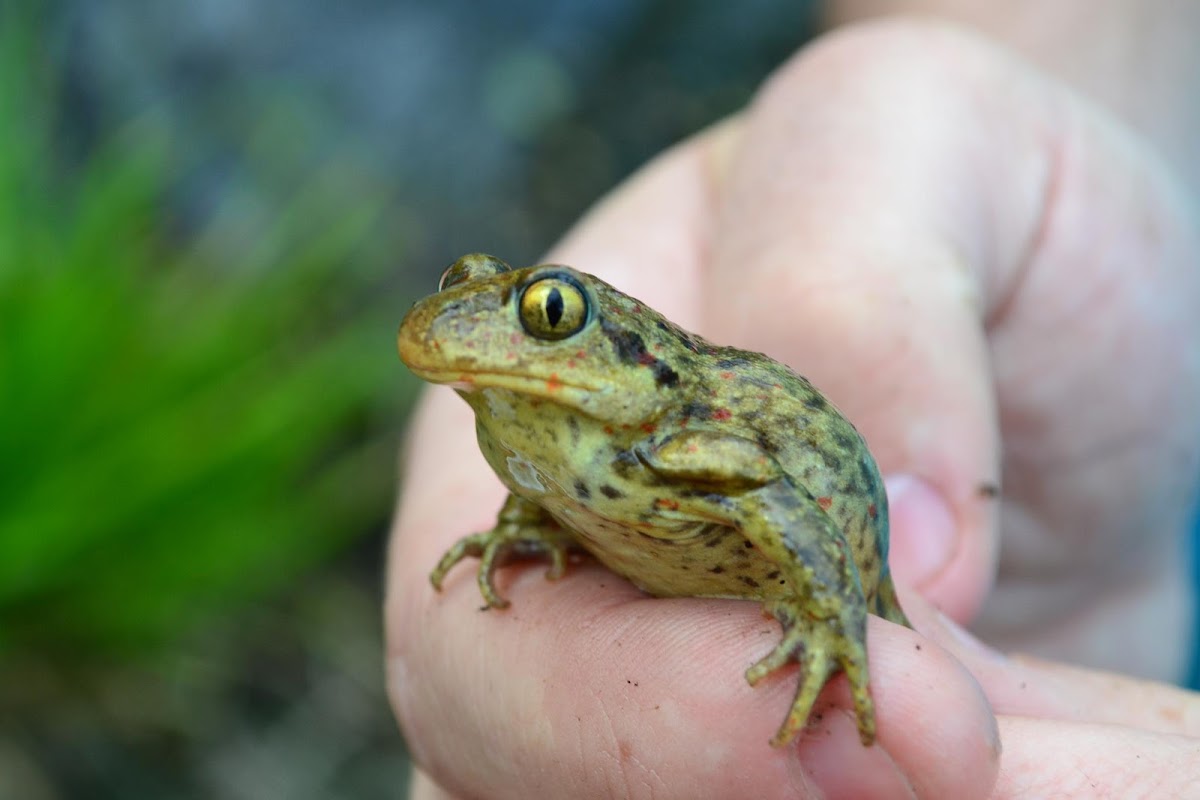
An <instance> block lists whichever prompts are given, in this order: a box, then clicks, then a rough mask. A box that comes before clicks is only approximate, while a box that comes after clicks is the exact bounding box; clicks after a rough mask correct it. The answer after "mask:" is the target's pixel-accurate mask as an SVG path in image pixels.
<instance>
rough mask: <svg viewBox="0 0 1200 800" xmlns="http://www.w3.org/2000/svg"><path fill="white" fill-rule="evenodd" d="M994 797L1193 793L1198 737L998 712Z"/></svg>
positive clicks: (1199, 761)
mask: <svg viewBox="0 0 1200 800" xmlns="http://www.w3.org/2000/svg"><path fill="white" fill-rule="evenodd" d="M1000 731H1001V735H1002V736H1003V738H1004V758H1003V761H1002V765H1001V768H1000V780H999V781H998V782H997V784H996V792H995V795H994V796H995V797H996V798H1000V799H1001V800H1007V799H1009V798H1013V799H1015V798H1031V797H1194V796H1196V789H1197V787H1198V786H1200V740H1198V739H1196V738H1193V737H1186V736H1172V735H1169V734H1161V733H1151V732H1147V731H1143V730H1136V729H1133V728H1126V727H1120V726H1109V725H1093V724H1084V723H1077V722H1062V721H1058V720H1045V719H1029V718H1024V717H1002V718H1001V720H1000Z"/></svg>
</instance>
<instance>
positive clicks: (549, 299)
mask: <svg viewBox="0 0 1200 800" xmlns="http://www.w3.org/2000/svg"><path fill="white" fill-rule="evenodd" d="M562 315H563V299H562V292H560V291H559V290H558V289H557V288H554V289H551V290H550V294H548V295H546V321H547V322H549V323H550V327H551V328H554V327H557V325H558V322H559V320H561V319H562Z"/></svg>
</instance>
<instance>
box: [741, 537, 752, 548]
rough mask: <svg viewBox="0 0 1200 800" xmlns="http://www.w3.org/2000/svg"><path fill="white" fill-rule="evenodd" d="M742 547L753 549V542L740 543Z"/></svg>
mask: <svg viewBox="0 0 1200 800" xmlns="http://www.w3.org/2000/svg"><path fill="white" fill-rule="evenodd" d="M742 547H745V548H747V549H749V548H751V547H754V542H752V541H750V540H749V539H747V540H746V541H744V542H742Z"/></svg>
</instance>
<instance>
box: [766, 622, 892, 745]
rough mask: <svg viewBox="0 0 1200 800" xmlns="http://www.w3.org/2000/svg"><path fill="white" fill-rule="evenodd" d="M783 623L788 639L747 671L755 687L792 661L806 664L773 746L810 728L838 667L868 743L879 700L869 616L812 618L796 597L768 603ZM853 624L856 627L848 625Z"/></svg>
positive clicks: (774, 738)
mask: <svg viewBox="0 0 1200 800" xmlns="http://www.w3.org/2000/svg"><path fill="white" fill-rule="evenodd" d="M763 610H764V611H766V612H767V613H769V614H771V615H772V616H773V617H775V618H776V619H777V620H779V623H780V625H782V626H783V638H782V639H781V640H780V642H779V644H778V645H776V646H775V649H774V650H772V651H771V652H770V653H767V655H765V656H763V657H762V658H761V659H759V660H758V662H757V663H756V664H754V666H752V667H750V669H748V670H747V671H746V681H747V682H749V684H750V685H751V686H754V685H755V684H756V683H758V682H759V681H760V680H762V679H763V678H765V677H766V676H767V675H769V674H770V673H772V672H774V671H775V670H777V669H779V668H780V667H783V666H784V665H786V664H787V663H788V662H789V661H796V662H798V663H799V664H800V684H799V686H798V687H797V688H796V695H795V698H794V699H793V700H792V707H791V709H790V710H789V711H788V715H787V718H786V719H785V720H784V721H783V725H781V726H780V728H779V730H778V731H777V732H776V733H775V736H774V737H772V738H771V745H772V746H773V747H779V746H781V745H784V744H787V743H788V742H790V741H791V740H792V739H794V738H795V737H796V735H797V734H799V733H800V731H802V730H803V729H804V726H805V725H806V724H807V722H808V718H809V716H810V715H811V714H812V709H813V705H814V704H815V703H816V701H817V697H818V696H819V695H820V693H821V689H823V688H824V686H825V684H826V683H827V682H828V681H829V679H830V678H831V677H833V675H834V674H835V673H837V672H838V670H841V671H843V672H845V673H846V677H847V679H848V680H849V681H850V691H851V695H852V697H853V700H854V711H855V715H856V716H857V718H858V730H859V738H860V739H861V740H862V743H863V744H864V745H870V744H871V743H872V742H874V741H875V704H874V702H873V701H872V699H871V694H870V692H869V691H868V674H867V651H866V648H865V647H864V646H863V644H862V643H863V641H864V640H865V637H866V617H865V615H856V614H853V613H851V614H849V615H842V617H841V619H823V620H815V619H812V618H811V617H810V616H808V615H807V614H806V613H805V609H804V606H803V604H802V603H800V602H799V601H797V600H796V599H794V598H788V599H781V600H772V601H768V602H767V603H765V604H764V605H763ZM846 625H848V626H849V627H850V628H853V630H843V627H844V626H846Z"/></svg>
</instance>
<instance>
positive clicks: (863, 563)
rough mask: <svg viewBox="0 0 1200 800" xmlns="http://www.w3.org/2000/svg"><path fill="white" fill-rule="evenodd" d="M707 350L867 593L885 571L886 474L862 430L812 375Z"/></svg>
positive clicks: (751, 429)
mask: <svg viewBox="0 0 1200 800" xmlns="http://www.w3.org/2000/svg"><path fill="white" fill-rule="evenodd" d="M712 358H713V359H714V362H713V363H714V369H715V370H716V372H717V374H718V375H728V374H729V372H730V368H732V371H733V373H734V375H735V378H733V379H729V380H725V381H723V383H726V384H732V385H730V388H729V390H728V394H729V399H730V401H731V405H733V406H734V407H735V409H737V410H736V411H735V412H734V413H735V415H737V416H741V417H742V419H741V421H740V424H741V425H743V426H746V429H747V431H746V432H747V433H748V434H751V433H752V435H753V436H754V438H755V439H756V440H757V441H758V443H759V444H760V445H761V446H762V447H763V449H764V450H766V451H767V452H768V453H769V454H770V455H771V456H772V457H773V458H774V459H775V460H776V461H777V462H778V463H779V465H780V466H781V467H782V469H783V471H784V472H786V473H787V475H788V476H789V477H790V479H791V480H792V482H793V483H795V484H796V486H798V487H803V488H804V490H806V491H807V492H808V493H809V494H811V495H812V496H813V499H814V500H815V501H816V502H817V504H818V505H820V506H821V508H822V509H824V511H825V512H826V513H827V514H829V515H830V516H831V517H833V519H834V521H835V522H836V523H837V527H838V528H839V529H841V530H842V531H843V532H844V533H845V535H846V538H847V541H848V542H849V544H850V547H851V551H852V553H853V555H854V560H855V564H856V565H857V567H858V571H859V576H860V579H861V581H862V584H863V590H864V592H865V593H866V594H867V598H868V601H872V600H873V599H874V596H875V594H876V589H877V588H878V586H879V584H880V583H881V582H882V581H884V580H885V578H886V576H887V554H888V508H887V493H886V491H885V489H884V485H883V480H882V479H881V477H880V474H879V470H878V468H877V467H876V465H875V459H874V458H873V457H872V456H871V453H870V451H869V450H868V449H867V445H866V442H865V440H864V439H863V437H862V435H861V434H859V432H858V430H857V429H855V427H854V426H853V425H852V424H851V423H850V421H849V420H848V419H846V417H845V416H844V415H843V414H842V413H841V412H840V411H838V409H837V408H836V407H835V406H834V405H833V404H832V403H831V402H830V401H829V400H828V399H827V398H826V397H825V396H824V395H822V394H821V393H820V392H819V391H818V390H817V389H816V387H814V386H813V385H812V383H810V382H809V381H808V380H807V379H806V378H804V377H803V376H801V375H799V374H797V373H796V372H794V371H792V370H791V369H789V368H788V367H787V366H785V365H783V364H780V363H779V362H777V361H773V360H771V359H769V358H767V357H766V356H763V355H761V354H758V353H752V352H748V351H744V350H737V349H735V348H729V347H721V348H715V351H714V352H713V354H712ZM738 384H741V386H740V387H739V386H738ZM739 412H740V414H739ZM731 421H732V420H731ZM735 424H738V423H736V422H735ZM889 592H890V582H889ZM872 607H873V604H872ZM885 616H889V617H890V616H893V615H891V614H885Z"/></svg>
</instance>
